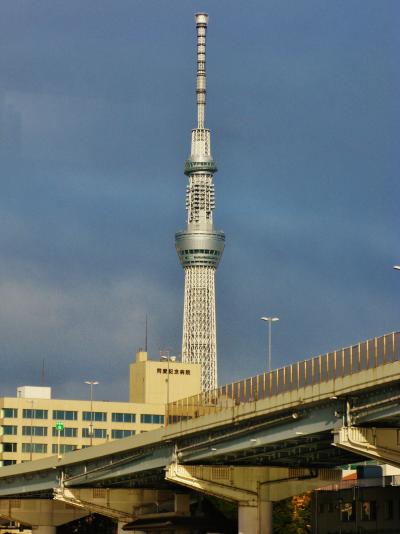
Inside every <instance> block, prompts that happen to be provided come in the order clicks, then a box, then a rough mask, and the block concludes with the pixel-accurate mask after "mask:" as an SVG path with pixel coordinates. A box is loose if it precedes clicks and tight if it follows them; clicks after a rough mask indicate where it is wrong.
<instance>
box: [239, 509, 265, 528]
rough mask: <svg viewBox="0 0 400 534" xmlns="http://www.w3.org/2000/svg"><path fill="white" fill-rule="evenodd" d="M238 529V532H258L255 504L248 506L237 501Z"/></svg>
mask: <svg viewBox="0 0 400 534" xmlns="http://www.w3.org/2000/svg"><path fill="white" fill-rule="evenodd" d="M238 514H239V529H238V534H259V533H260V530H259V528H258V510H257V506H248V505H246V504H242V503H239V506H238Z"/></svg>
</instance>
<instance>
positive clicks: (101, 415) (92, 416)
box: [3, 408, 136, 423]
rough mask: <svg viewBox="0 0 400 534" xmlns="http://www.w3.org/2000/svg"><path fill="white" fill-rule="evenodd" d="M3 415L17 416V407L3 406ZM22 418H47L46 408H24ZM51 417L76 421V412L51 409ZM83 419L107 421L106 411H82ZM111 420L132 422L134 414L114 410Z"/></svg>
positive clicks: (58, 419) (8, 417)
mask: <svg viewBox="0 0 400 534" xmlns="http://www.w3.org/2000/svg"><path fill="white" fill-rule="evenodd" d="M3 417H4V418H7V419H15V418H17V417H18V408H3ZM22 417H23V418H24V419H48V410H38V409H32V408H24V409H23V410H22ZM52 419H53V420H55V421H77V420H78V412H77V411H74V410H53V413H52ZM82 420H83V421H92V420H93V421H107V412H94V411H93V412H92V411H84V412H82ZM111 420H112V421H113V422H115V423H134V422H135V421H136V415H135V414H134V413H120V412H114V413H112V414H111Z"/></svg>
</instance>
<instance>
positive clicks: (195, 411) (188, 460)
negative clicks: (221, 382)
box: [0, 332, 400, 534]
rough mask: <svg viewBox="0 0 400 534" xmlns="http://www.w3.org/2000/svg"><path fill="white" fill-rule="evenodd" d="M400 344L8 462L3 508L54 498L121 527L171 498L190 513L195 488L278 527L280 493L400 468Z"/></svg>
mask: <svg viewBox="0 0 400 534" xmlns="http://www.w3.org/2000/svg"><path fill="white" fill-rule="evenodd" d="M399 342H400V334H399V333H398V332H395V333H391V334H387V335H385V336H382V337H380V338H375V339H373V340H368V341H365V342H362V343H358V344H357V345H354V346H352V347H347V348H345V349H340V350H338V351H334V352H332V353H329V354H326V355H323V356H318V357H316V358H311V359H309V360H305V361H303V362H298V363H295V364H292V365H289V366H286V367H284V368H282V369H277V370H275V371H272V372H270V373H265V374H262V375H258V376H256V377H252V378H249V379H246V380H243V381H240V382H236V383H234V384H229V385H226V386H223V387H221V388H219V389H217V390H214V391H211V392H208V393H203V394H201V395H197V396H194V397H191V398H188V399H183V400H181V401H177V402H175V403H171V404H170V405H168V406H167V408H166V412H167V413H166V415H167V417H166V421H168V424H167V426H166V427H164V428H161V429H158V430H155V431H153V432H148V433H146V434H141V435H138V436H134V437H129V438H125V439H122V440H118V441H113V442H110V443H107V444H104V445H99V446H96V447H91V448H88V449H85V450H81V451H75V452H72V453H69V454H66V455H65V456H64V457H63V458H62V459H61V460H57V457H50V458H47V459H43V460H38V461H34V462H29V463H25V464H19V465H15V466H10V467H4V468H1V469H0V498H1V499H3V500H2V501H0V515H5V516H7V517H8V516H13V518H14V519H15V518H17V515H18V514H17V513H16V511H15V510H14V511H12V510H11V504H10V503H11V502H16V501H18V500H21V502H25V501H26V500H31V499H36V500H43V499H45V500H47V502H48V501H53V502H57V503H62V504H63V505H65V506H67V507H70V508H71V509H73V510H77V509H80V510H82V511H83V510H85V511H86V513H87V511H89V512H90V511H98V512H100V513H104V514H105V515H110V516H112V517H114V518H115V519H117V520H119V521H120V522H121V524H122V523H127V522H129V521H133V522H134V521H136V520H138V517H139V516H141V515H143V514H141V513H140V510H139V509H140V508H141V507H143V506H145V505H146V503H149V502H155V501H157V502H164V501H165V503H167V502H168V501H171V499H172V500H173V505H172V508H171V509H170V510H169V512H166V513H169V514H170V515H171V514H172V516H174V515H175V516H182V515H188V513H189V508H188V502H189V501H188V499H187V495H186V497H185V496H184V495H183V494H182V490H183V489H184V488H186V489H187V490H189V491H195V492H204V493H207V494H211V495H215V496H217V497H220V498H223V499H227V500H231V501H236V502H238V503H239V527H240V532H243V533H247V532H249V533H250V532H251V533H252V534H253V533H257V532H259V533H267V532H271V502H272V501H275V500H280V499H282V498H285V497H287V496H290V495H293V494H297V493H300V492H301V491H305V490H307V489H312V488H314V487H318V486H322V485H324V484H329V483H332V481H335V480H338V478H340V470H337V469H336V468H337V467H340V466H342V465H345V464H349V463H354V462H357V461H362V460H364V459H365V458H374V459H377V460H380V461H382V462H385V463H391V464H393V465H396V466H399V467H400V431H399V430H398V428H400V424H399V423H400V362H399V359H400V354H399V352H400V350H399V349H400V344H399ZM179 488H180V490H179ZM146 491H147V493H146ZM96 492H97V493H96ZM95 495H97V497H95ZM172 497H173V498H172ZM185 499H186V500H185ZM5 509H7V510H8V512H7V513H5V511H4V510H5ZM144 515H146V514H144ZM141 520H142V524H143V517H142V519H141ZM38 521H40V519H37V520H36V523H38ZM149 521H150V519H149ZM28 522H29V521H28ZM43 532H50V531H43Z"/></svg>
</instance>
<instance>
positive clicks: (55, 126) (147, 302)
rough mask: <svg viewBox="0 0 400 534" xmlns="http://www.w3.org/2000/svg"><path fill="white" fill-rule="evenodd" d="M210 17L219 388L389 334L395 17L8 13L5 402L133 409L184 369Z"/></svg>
mask: <svg viewBox="0 0 400 534" xmlns="http://www.w3.org/2000/svg"><path fill="white" fill-rule="evenodd" d="M196 11H208V12H209V13H210V23H209V32H208V50H207V52H208V62H207V74H208V106H207V112H206V123H207V125H208V126H209V127H210V128H211V129H212V136H213V153H214V157H215V159H216V160H217V162H218V166H219V169H220V170H219V172H218V174H217V175H216V179H215V183H216V212H215V222H216V227H217V228H218V229H223V230H224V231H225V233H226V249H225V253H224V257H223V259H222V262H221V265H220V267H219V270H218V273H217V316H218V348H219V355H218V358H219V362H218V364H219V378H220V383H223V382H227V381H231V380H234V379H239V378H242V377H245V376H250V375H252V374H256V373H258V372H261V371H263V370H264V369H265V365H266V364H265V360H266V356H265V351H266V328H265V324H264V323H262V322H261V321H260V319H259V318H260V316H261V315H268V314H274V315H278V316H279V317H280V319H281V320H280V322H279V323H278V324H277V325H274V331H273V360H274V364H275V365H281V364H283V363H287V362H292V361H296V360H298V359H304V358H306V357H309V356H311V355H317V354H320V353H324V352H326V351H328V350H331V349H335V348H339V347H342V346H345V345H349V344H352V343H353V342H357V341H359V340H362V339H365V338H369V337H374V336H375V335H381V334H383V333H385V332H389V331H393V330H397V329H399V318H400V273H397V272H396V271H394V270H393V269H392V265H393V264H394V263H398V262H400V246H399V194H400V191H399V167H400V156H399V153H400V152H399V142H400V120H399V119H400V116H399V115H400V113H399V94H400V71H399V64H398V52H399V49H400V33H399V31H398V26H399V17H400V2H399V1H398V0H385V1H382V0H335V1H334V2H333V1H330V0H262V1H256V0H248V1H241V2H239V1H235V0H229V1H228V0H218V1H209V0H204V1H202V2H199V1H191V0H190V1H188V0H171V1H169V2H168V1H162V0H159V1H156V0H116V1H114V2H109V1H103V0H96V1H94V0H86V1H82V0H79V1H75V0H68V1H66V0H65V1H54V0H35V1H34V0H30V1H23V0H2V2H1V3H0V157H1V169H0V178H1V180H0V183H1V189H0V395H11V394H14V391H15V388H16V387H17V386H19V385H23V384H32V385H34V384H38V383H39V380H40V369H41V363H42V359H43V358H44V359H45V361H46V379H47V382H48V384H49V385H52V386H53V388H54V395H55V396H58V397H69V396H71V397H86V396H87V393H88V392H87V390H86V389H85V388H86V387H87V386H84V385H83V384H82V382H83V380H85V379H90V378H93V379H97V380H99V381H100V383H101V384H100V385H99V386H98V388H97V390H96V396H97V397H98V398H103V399H116V400H125V399H126V398H127V394H128V393H127V390H128V383H127V380H128V379H127V376H128V375H127V369H128V364H129V362H130V361H131V360H132V358H133V356H134V353H135V350H136V349H137V348H138V347H139V346H141V345H143V343H144V323H145V319H144V318H145V315H146V313H147V314H148V315H149V350H150V352H151V353H152V355H153V356H154V357H155V356H156V355H157V354H158V351H159V350H160V349H165V348H170V349H171V350H172V352H173V353H179V352H180V340H181V328H182V304H183V272H182V269H181V267H180V265H179V262H178V258H177V256H176V253H175V249H174V233H175V231H176V230H178V229H182V228H184V226H185V209H184V204H185V201H184V195H185V185H186V177H185V176H184V175H183V164H184V160H185V158H186V157H187V155H188V152H189V141H190V130H191V128H192V127H193V126H194V125H195V97H194V81H195V80H194V76H195V26H194V18H193V14H194V13H195V12H196Z"/></svg>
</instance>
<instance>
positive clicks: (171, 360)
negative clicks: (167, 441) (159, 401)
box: [160, 355, 176, 425]
mask: <svg viewBox="0 0 400 534" xmlns="http://www.w3.org/2000/svg"><path fill="white" fill-rule="evenodd" d="M160 359H161V360H162V361H164V362H165V361H166V362H167V380H166V382H167V409H166V414H165V416H166V424H167V425H168V418H169V362H175V361H176V356H165V355H161V356H160Z"/></svg>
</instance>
